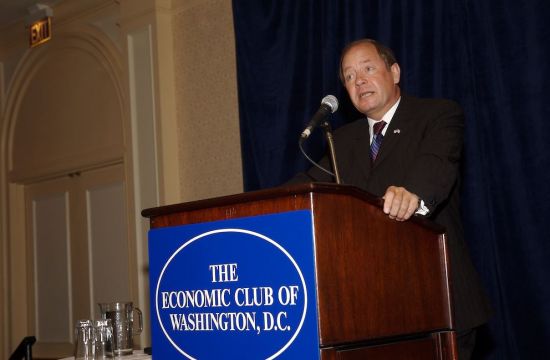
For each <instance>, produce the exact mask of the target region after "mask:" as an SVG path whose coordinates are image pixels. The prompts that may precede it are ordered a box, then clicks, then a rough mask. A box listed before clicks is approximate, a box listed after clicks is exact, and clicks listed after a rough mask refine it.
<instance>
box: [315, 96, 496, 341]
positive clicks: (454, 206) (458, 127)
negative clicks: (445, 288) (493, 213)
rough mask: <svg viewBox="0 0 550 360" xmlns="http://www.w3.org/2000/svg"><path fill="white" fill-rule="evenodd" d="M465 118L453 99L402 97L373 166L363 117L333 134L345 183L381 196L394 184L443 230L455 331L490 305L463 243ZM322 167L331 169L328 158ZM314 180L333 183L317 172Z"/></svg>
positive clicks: (479, 318) (475, 321) (479, 320)
mask: <svg viewBox="0 0 550 360" xmlns="http://www.w3.org/2000/svg"><path fill="white" fill-rule="evenodd" d="M463 121H464V116H463V112H462V109H461V108H460V106H459V105H458V104H456V103H454V102H452V101H449V100H442V99H419V98H414V97H409V96H405V95H403V96H402V97H401V102H400V104H399V106H398V108H397V111H396V112H395V115H394V117H393V119H392V120H391V123H390V125H389V127H388V129H387V131H386V134H385V136H384V140H383V142H382V146H381V148H380V150H379V152H378V157H377V159H376V161H375V163H374V164H371V162H370V155H369V154H370V144H369V139H370V136H369V124H368V121H367V119H360V120H357V121H355V122H353V123H350V124H348V125H345V126H343V127H341V128H339V129H338V130H337V131H335V133H334V141H335V151H336V157H337V161H338V168H339V171H340V177H341V179H342V182H343V183H345V184H349V185H354V186H357V187H359V188H362V189H364V190H366V191H368V192H370V193H372V194H374V195H376V196H383V195H384V193H385V192H386V189H387V188H388V186H390V185H395V186H402V187H404V188H406V189H407V190H409V191H411V192H413V193H415V194H416V195H418V196H419V197H420V198H421V199H422V200H424V202H425V204H426V206H427V207H428V208H429V209H430V213H429V215H428V216H429V217H430V218H431V219H432V220H433V221H435V222H436V223H438V224H441V225H443V226H445V228H446V232H447V237H448V242H449V249H450V258H451V259H450V261H451V270H452V273H451V281H452V284H451V291H452V297H453V300H454V301H453V303H454V312H455V320H456V321H455V324H456V328H457V330H464V329H468V328H472V327H475V326H477V325H480V324H483V323H484V322H486V321H487V318H488V314H489V306H488V302H487V300H486V297H485V294H484V291H483V288H482V286H481V284H480V281H479V279H478V276H477V273H476V271H475V269H474V266H473V264H472V262H471V260H470V256H469V254H468V250H467V248H466V245H465V243H464V235H463V230H462V224H461V219H460V209H459V166H460V157H461V152H462V141H463ZM321 164H322V165H323V166H325V167H326V168H330V166H329V161H328V158H324V159H323V160H322V161H321ZM307 175H308V177H309V178H310V180H314V181H333V179H332V178H331V177H330V176H328V175H326V174H325V173H323V172H322V171H320V170H319V169H317V168H315V167H314V168H312V169H310V170H309V171H308V173H307Z"/></svg>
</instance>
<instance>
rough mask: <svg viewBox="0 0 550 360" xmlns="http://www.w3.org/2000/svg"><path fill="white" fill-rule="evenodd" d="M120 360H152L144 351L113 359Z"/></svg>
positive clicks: (72, 358) (69, 359)
mask: <svg viewBox="0 0 550 360" xmlns="http://www.w3.org/2000/svg"><path fill="white" fill-rule="evenodd" d="M116 359H120V360H151V355H147V354H144V353H143V350H134V353H133V354H132V355H124V356H117V357H115V358H113V360H116ZM60 360H74V356H71V357H67V358H63V359H60Z"/></svg>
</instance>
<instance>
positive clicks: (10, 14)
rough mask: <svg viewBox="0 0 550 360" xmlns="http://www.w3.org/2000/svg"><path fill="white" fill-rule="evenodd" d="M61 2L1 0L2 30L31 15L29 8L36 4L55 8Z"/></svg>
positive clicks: (0, 16)
mask: <svg viewBox="0 0 550 360" xmlns="http://www.w3.org/2000/svg"><path fill="white" fill-rule="evenodd" d="M59 1H60V0H0V29H1V28H3V27H5V26H8V25H10V24H12V23H14V22H16V21H18V20H23V19H25V17H27V16H28V15H29V11H28V8H29V7H31V6H33V5H35V4H44V5H48V6H53V5H55V3H57V2H59Z"/></svg>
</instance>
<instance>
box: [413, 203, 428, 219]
mask: <svg viewBox="0 0 550 360" xmlns="http://www.w3.org/2000/svg"><path fill="white" fill-rule="evenodd" d="M429 212H430V209H428V208H427V207H426V204H425V203H424V200H422V199H420V205H419V206H418V209H416V212H415V214H417V215H422V216H426V215H428V213H429Z"/></svg>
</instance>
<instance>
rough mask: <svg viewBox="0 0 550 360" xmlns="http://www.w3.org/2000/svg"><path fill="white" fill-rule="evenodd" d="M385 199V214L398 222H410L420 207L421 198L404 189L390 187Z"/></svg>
mask: <svg viewBox="0 0 550 360" xmlns="http://www.w3.org/2000/svg"><path fill="white" fill-rule="evenodd" d="M383 199H384V213H386V214H388V215H389V216H390V219H394V220H397V221H405V220H408V219H409V218H410V217H411V216H412V215H413V214H414V213H415V211H416V209H418V206H419V205H420V198H419V197H418V196H416V195H415V194H413V193H412V192H409V191H407V189H405V188H404V187H397V186H390V187H388V189H387V190H386V193H385V194H384V196H383Z"/></svg>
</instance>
